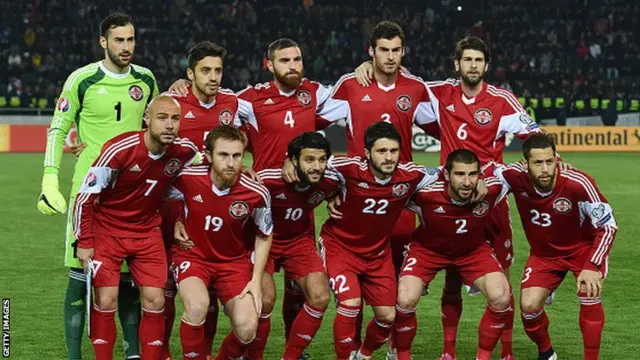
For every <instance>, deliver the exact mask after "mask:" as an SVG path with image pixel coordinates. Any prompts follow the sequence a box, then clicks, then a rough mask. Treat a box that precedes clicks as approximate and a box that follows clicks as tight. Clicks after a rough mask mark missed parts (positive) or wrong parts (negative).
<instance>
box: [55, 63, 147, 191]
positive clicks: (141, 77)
mask: <svg viewBox="0 0 640 360" xmlns="http://www.w3.org/2000/svg"><path fill="white" fill-rule="evenodd" d="M129 69H130V70H129V72H127V73H124V74H117V73H113V72H111V71H109V70H107V69H106V68H105V67H104V64H103V61H99V62H96V63H92V64H89V65H86V66H84V67H82V68H80V69H78V70H76V71H74V72H73V73H72V74H71V75H69V77H68V78H67V80H66V82H65V84H64V87H63V89H62V93H61V94H60V98H59V100H58V103H57V104H56V108H55V113H54V115H53V119H52V121H51V128H50V129H49V133H48V136H47V150H46V154H45V158H44V167H45V170H44V172H45V174H58V171H59V169H60V161H61V159H62V152H63V148H64V144H65V141H66V138H67V134H68V133H69V129H70V128H71V124H73V123H75V125H76V130H77V131H78V142H81V143H86V145H87V147H86V149H85V150H84V151H83V152H82V153H81V154H80V158H79V159H78V162H77V164H76V169H75V173H74V177H73V182H74V185H76V184H79V183H80V182H82V179H83V178H84V176H85V175H86V172H87V171H88V170H89V167H90V166H91V164H92V163H93V162H94V160H95V159H96V158H97V157H98V155H99V154H100V150H101V149H102V145H103V144H104V143H105V142H107V140H109V139H111V138H113V137H114V136H116V135H120V134H122V133H124V132H127V131H134V130H140V129H141V128H142V122H143V116H144V111H145V109H146V106H147V104H148V103H149V101H151V99H152V98H153V97H154V96H156V95H158V92H159V91H158V85H157V83H156V79H155V77H154V76H153V73H152V72H151V71H150V70H149V69H146V68H144V67H142V66H138V65H133V64H132V65H131V66H130V67H129Z"/></svg>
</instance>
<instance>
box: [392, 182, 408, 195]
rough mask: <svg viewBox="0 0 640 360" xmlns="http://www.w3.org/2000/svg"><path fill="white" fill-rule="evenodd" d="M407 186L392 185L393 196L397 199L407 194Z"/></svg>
mask: <svg viewBox="0 0 640 360" xmlns="http://www.w3.org/2000/svg"><path fill="white" fill-rule="evenodd" d="M409 188H410V186H409V184H407V183H399V184H395V185H393V196H395V197H397V198H401V197H403V196H405V195H407V194H408V193H409Z"/></svg>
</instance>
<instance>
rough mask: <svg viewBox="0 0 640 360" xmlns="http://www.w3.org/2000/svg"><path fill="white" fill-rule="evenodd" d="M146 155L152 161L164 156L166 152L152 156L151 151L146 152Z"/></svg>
mask: <svg viewBox="0 0 640 360" xmlns="http://www.w3.org/2000/svg"><path fill="white" fill-rule="evenodd" d="M147 153H148V154H149V157H150V158H152V159H153V160H159V159H161V158H162V157H163V156H164V154H165V153H166V151H163V152H161V153H160V154H153V153H152V152H151V151H147Z"/></svg>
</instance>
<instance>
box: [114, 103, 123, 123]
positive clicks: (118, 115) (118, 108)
mask: <svg viewBox="0 0 640 360" xmlns="http://www.w3.org/2000/svg"><path fill="white" fill-rule="evenodd" d="M113 109H114V110H115V111H116V121H120V119H121V118H122V103H121V102H120V101H118V103H117V104H116V106H114V107H113Z"/></svg>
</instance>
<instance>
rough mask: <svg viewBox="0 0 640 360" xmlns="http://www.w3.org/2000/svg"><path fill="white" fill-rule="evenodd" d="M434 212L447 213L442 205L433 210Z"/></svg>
mask: <svg viewBox="0 0 640 360" xmlns="http://www.w3.org/2000/svg"><path fill="white" fill-rule="evenodd" d="M433 212H434V213H438V214H444V213H446V211H445V210H444V208H443V207H442V206H438V208H437V209H435V210H433Z"/></svg>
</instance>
